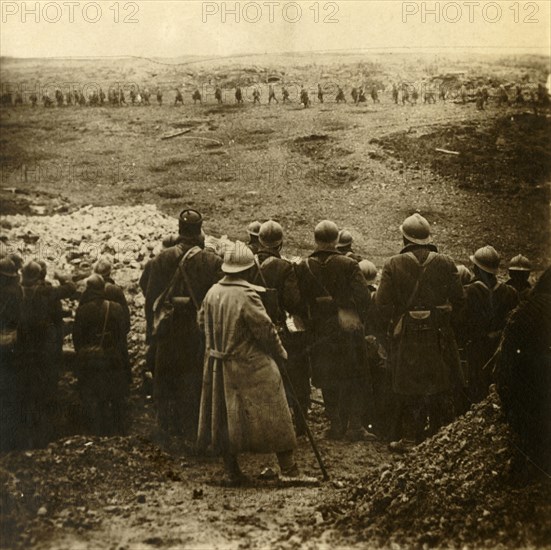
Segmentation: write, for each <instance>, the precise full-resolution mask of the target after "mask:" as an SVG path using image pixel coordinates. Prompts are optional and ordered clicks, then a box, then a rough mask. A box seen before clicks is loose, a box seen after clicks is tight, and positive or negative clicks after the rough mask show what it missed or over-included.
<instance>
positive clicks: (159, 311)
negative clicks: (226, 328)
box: [153, 246, 201, 336]
mask: <svg viewBox="0 0 551 550" xmlns="http://www.w3.org/2000/svg"><path fill="white" fill-rule="evenodd" d="M199 252H201V249H200V248H199V247H198V246H194V247H192V248H190V249H189V250H188V251H187V252H186V253H185V254H184V255H183V256H182V259H181V260H180V263H179V264H178V268H177V269H176V271H175V272H174V275H173V277H172V280H171V281H170V284H169V285H168V286H167V288H166V289H165V290H164V291H163V292H162V293H161V295H160V296H159V297H158V298H157V299H156V300H155V303H154V304H153V335H154V336H162V335H163V334H166V333H167V332H168V330H169V328H170V324H171V322H172V319H173V317H174V310H175V307H180V308H190V307H191V306H192V305H193V306H194V308H195V312H197V310H198V309H199V307H200V305H201V304H199V302H198V301H197V299H196V297H195V293H194V291H193V286H192V285H191V281H190V280H189V277H188V274H187V272H186V270H185V265H184V264H185V262H186V260H189V259H190V258H192V257H193V256H195V255H196V254H198V253H199ZM181 277H183V280H184V283H185V286H186V288H187V291H188V293H189V296H175V291H176V288H177V286H178V283H179V282H180V281H181Z"/></svg>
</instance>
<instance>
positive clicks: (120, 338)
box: [73, 273, 130, 435]
mask: <svg viewBox="0 0 551 550" xmlns="http://www.w3.org/2000/svg"><path fill="white" fill-rule="evenodd" d="M126 324H127V318H126V313H125V312H124V310H123V308H122V306H121V305H120V304H118V303H117V302H112V301H110V300H109V299H107V297H106V295H105V281H104V280H103V278H102V277H101V275H98V274H97V273H94V274H93V275H91V276H90V277H89V278H88V279H87V280H86V290H85V292H84V293H83V294H82V297H81V300H80V303H79V306H78V308H77V311H76V315H75V323H74V325H73V343H74V345H75V351H76V364H77V376H78V386H79V394H80V398H81V400H82V405H83V411H84V421H85V424H86V427H87V428H88V429H89V430H90V431H91V432H92V433H93V434H96V435H114V434H124V433H125V432H126V430H127V428H128V425H127V422H128V418H127V406H126V399H127V397H128V393H129V386H130V384H129V383H130V380H129V377H128V368H127V360H128V349H127V344H126V331H127V327H126Z"/></svg>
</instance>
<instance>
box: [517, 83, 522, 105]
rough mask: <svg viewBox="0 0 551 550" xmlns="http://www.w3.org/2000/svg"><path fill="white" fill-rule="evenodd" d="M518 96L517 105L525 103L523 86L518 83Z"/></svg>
mask: <svg viewBox="0 0 551 550" xmlns="http://www.w3.org/2000/svg"><path fill="white" fill-rule="evenodd" d="M516 93H517V95H516V97H515V103H516V104H517V105H522V104H523V103H524V96H523V95H522V88H521V86H520V85H517V88H516Z"/></svg>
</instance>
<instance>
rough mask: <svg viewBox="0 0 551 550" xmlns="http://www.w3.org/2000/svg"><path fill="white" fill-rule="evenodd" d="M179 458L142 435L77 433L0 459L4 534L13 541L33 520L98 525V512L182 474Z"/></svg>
mask: <svg viewBox="0 0 551 550" xmlns="http://www.w3.org/2000/svg"><path fill="white" fill-rule="evenodd" d="M179 470H180V466H179V464H178V463H177V462H176V461H175V459H173V458H171V457H170V456H168V455H167V454H165V453H164V452H162V451H161V450H160V449H159V448H158V447H156V446H154V445H153V444H151V443H149V442H147V441H146V440H144V439H141V438H138V437H112V438H103V439H102V438H98V437H87V436H77V437H71V438H68V439H63V440H60V441H56V442H55V443H52V444H50V445H49V446H48V447H47V448H46V449H41V450H34V451H27V452H24V453H19V452H14V453H10V454H8V455H5V456H3V457H2V458H1V459H0V484H1V490H0V494H1V495H2V498H1V500H0V518H1V523H0V535H1V536H0V540H1V541H2V543H1V544H2V545H4V546H6V545H8V546H11V545H13V544H14V543H15V542H16V540H17V537H18V535H19V533H20V532H22V530H23V529H27V528H28V526H29V525H28V524H29V521H31V522H32V521H42V522H46V523H48V522H49V521H50V520H51V523H52V524H55V523H56V522H57V523H61V525H60V526H63V527H83V528H85V529H89V528H92V527H93V526H94V525H95V524H96V523H97V519H96V514H95V513H92V512H90V511H89V508H90V507H98V506H100V507H101V506H103V508H104V510H105V511H107V512H115V511H117V510H118V511H120V510H121V509H122V508H123V507H124V506H125V505H127V504H129V503H131V502H135V501H136V499H138V500H139V499H140V498H143V496H141V495H143V493H142V491H144V490H147V489H150V488H152V487H153V486H155V485H157V484H159V483H162V482H164V481H169V480H177V479H179V477H180V476H179V473H178V471H179Z"/></svg>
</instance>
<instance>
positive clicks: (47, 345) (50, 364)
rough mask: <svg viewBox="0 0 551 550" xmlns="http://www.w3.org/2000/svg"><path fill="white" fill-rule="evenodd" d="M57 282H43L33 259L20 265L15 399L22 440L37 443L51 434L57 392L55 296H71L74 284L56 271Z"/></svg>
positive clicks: (37, 444) (57, 365) (39, 444)
mask: <svg viewBox="0 0 551 550" xmlns="http://www.w3.org/2000/svg"><path fill="white" fill-rule="evenodd" d="M55 277H56V278H57V279H58V280H59V283H60V284H59V286H53V285H45V284H44V283H43V280H42V268H41V267H40V264H38V263H37V262H34V261H30V262H28V263H27V264H26V265H25V266H23V269H22V280H21V286H22V291H23V299H22V302H21V317H20V321H19V326H18V333H17V344H16V356H17V365H18V366H17V375H18V399H19V401H20V406H21V413H22V416H23V417H22V424H21V427H22V432H21V434H22V444H23V445H25V446H31V447H34V446H41V445H44V444H46V443H47V441H48V439H49V438H50V436H51V433H50V431H51V422H50V415H49V407H50V406H51V405H52V402H53V400H55V397H56V392H57V381H58V370H59V367H60V365H59V363H58V360H59V355H58V354H57V353H55V350H56V349H57V346H58V328H57V327H56V323H55V318H56V315H57V312H58V308H59V300H62V299H64V298H69V297H71V296H72V295H73V294H74V292H75V290H76V287H75V285H74V283H73V282H71V281H70V280H69V279H68V278H67V277H65V276H63V275H61V274H59V273H56V275H55Z"/></svg>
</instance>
